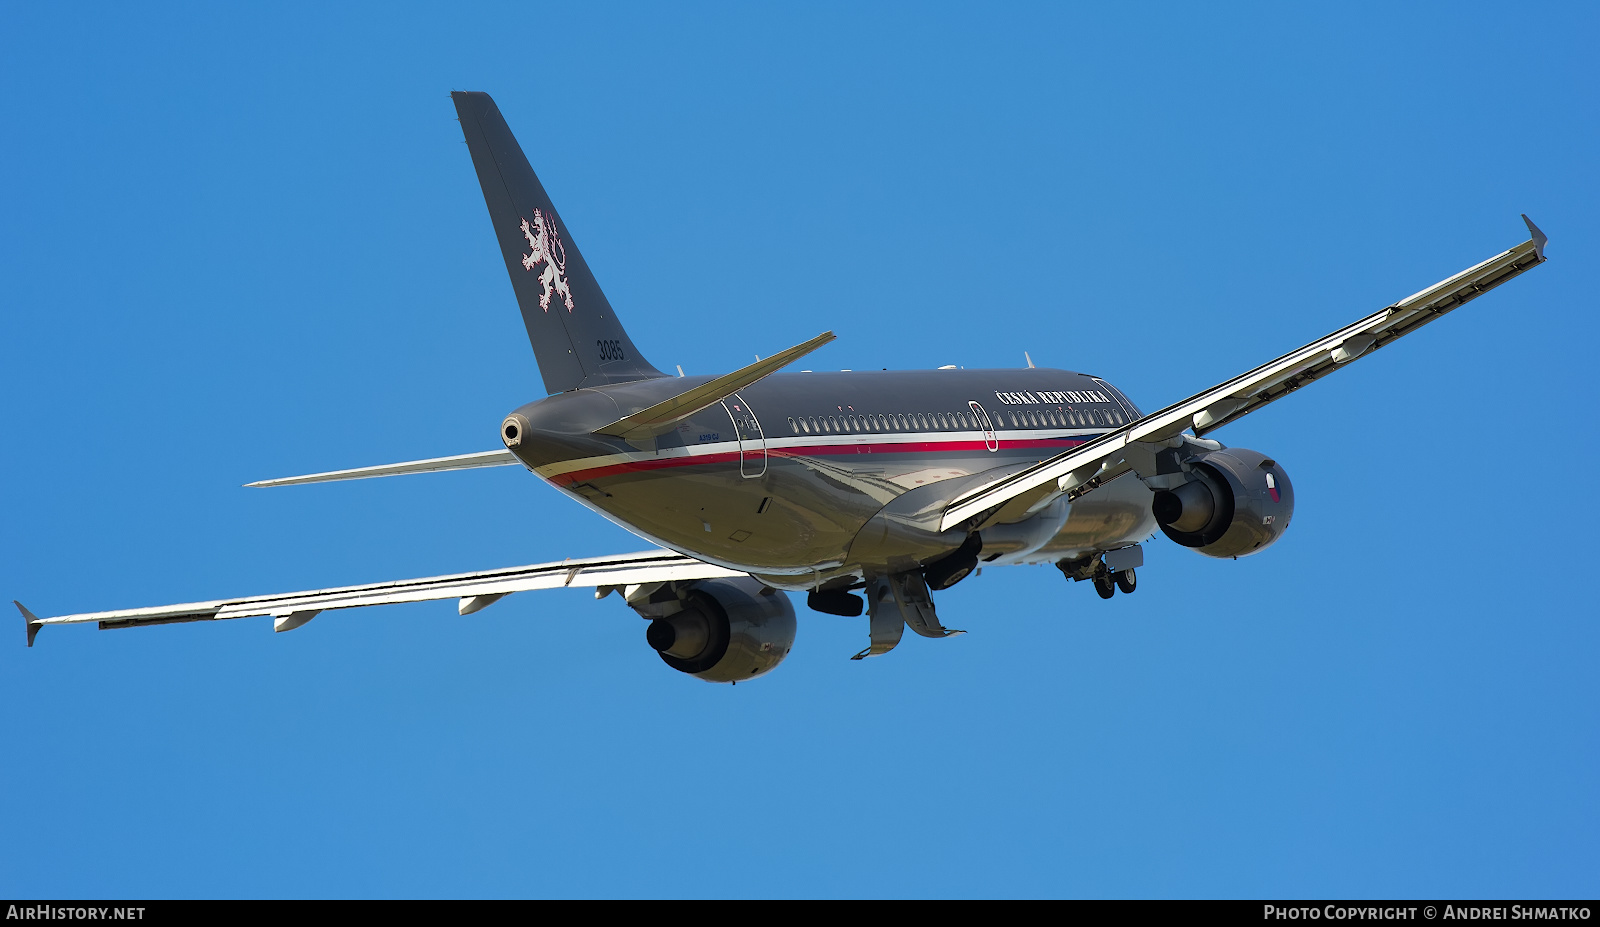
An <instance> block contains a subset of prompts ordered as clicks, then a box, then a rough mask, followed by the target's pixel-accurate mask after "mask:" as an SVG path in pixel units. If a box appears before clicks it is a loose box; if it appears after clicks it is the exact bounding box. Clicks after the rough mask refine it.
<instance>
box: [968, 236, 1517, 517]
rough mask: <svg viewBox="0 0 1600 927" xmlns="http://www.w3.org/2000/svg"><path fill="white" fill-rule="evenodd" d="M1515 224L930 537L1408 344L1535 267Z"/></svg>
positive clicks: (991, 494) (1028, 503) (1076, 486)
mask: <svg viewBox="0 0 1600 927" xmlns="http://www.w3.org/2000/svg"><path fill="white" fill-rule="evenodd" d="M1522 221H1523V222H1526V223H1527V225H1528V232H1529V233H1530V235H1531V237H1530V238H1529V239H1528V240H1527V241H1525V242H1523V243H1522V244H1520V245H1517V246H1516V247H1515V248H1512V249H1511V250H1509V251H1503V252H1501V253H1500V254H1497V255H1495V256H1494V257H1492V258H1490V259H1489V260H1487V261H1484V262H1483V263H1481V264H1478V265H1476V266H1473V267H1469V268H1467V269H1466V270H1463V271H1462V272H1460V273H1458V274H1456V275H1455V276H1453V277H1450V278H1449V279H1448V280H1443V281H1440V282H1439V283H1436V284H1434V285H1433V286H1430V287H1428V288H1427V289H1425V290H1422V291H1421V292H1419V293H1414V294H1412V295H1410V296H1408V297H1406V298H1405V299H1402V300H1400V301H1399V302H1397V303H1395V304H1393V305H1391V306H1388V307H1386V308H1384V309H1380V310H1378V311H1377V312H1375V313H1373V314H1372V315H1369V316H1367V317H1366V318H1364V319H1361V320H1359V321H1357V322H1354V323H1352V324H1350V325H1347V326H1345V327H1344V328H1341V329H1339V330H1338V331H1336V332H1334V333H1332V334H1330V335H1328V336H1327V337H1324V338H1319V339H1317V340H1316V341H1313V342H1311V343H1310V344H1308V345H1306V346H1304V347H1302V348H1298V349H1296V350H1294V351H1290V352H1289V353H1288V354H1285V355H1283V356H1282V357H1279V358H1277V359H1276V360H1272V361H1268V362H1267V363H1265V364H1262V365H1261V366H1259V367H1257V368H1255V369H1254V370H1250V371H1246V372H1245V373H1242V374H1240V375H1238V376H1236V377H1234V378H1233V379H1231V380H1227V381H1225V382H1223V383H1219V384H1218V385H1216V386H1213V387H1212V388H1210V389H1208V390H1205V391H1203V392H1200V393H1196V394H1195V395H1193V396H1190V397H1189V398H1188V399H1185V400H1183V401H1182V402H1177V403H1174V404H1172V405H1170V406H1167V407H1166V408H1165V409H1162V410H1160V411H1159V412H1153V413H1151V414H1150V415H1146V416H1145V417H1143V418H1141V419H1138V420H1137V421H1134V422H1130V423H1128V424H1127V425H1124V426H1123V427H1121V428H1118V429H1117V430H1115V431H1112V432H1109V433H1107V434H1105V435H1102V436H1100V437H1099V438H1097V439H1095V440H1094V441H1091V442H1089V443H1088V444H1084V445H1081V446H1079V447H1076V448H1074V449H1072V450H1070V451H1066V452H1063V453H1061V454H1058V455H1056V456H1055V457H1051V458H1049V459H1048V460H1044V461H1041V462H1040V463H1038V464H1036V465H1034V466H1032V467H1029V468H1028V469H1026V470H1022V471H1020V472H1017V473H1014V474H1012V475H1010V476H1006V477H1003V478H1000V479H997V480H995V481H994V482H991V483H988V484H986V485H983V486H979V487H976V488H974V489H972V490H969V491H967V492H966V493H963V494H962V495H960V496H957V497H956V498H954V499H952V500H951V502H950V505H949V506H948V507H946V509H945V512H944V515H943V516H942V517H941V518H940V522H939V530H941V531H944V530H948V529H950V528H953V527H956V526H957V525H961V524H963V523H967V524H970V525H972V526H973V527H976V526H978V525H980V524H982V523H984V522H985V521H989V520H993V519H994V518H995V516H996V515H1001V516H1002V517H1004V515H1006V514H1011V515H1015V516H1020V515H1021V514H1023V513H1024V512H1025V511H1028V510H1031V509H1032V508H1034V507H1036V506H1037V505H1039V504H1042V503H1043V502H1044V501H1046V500H1048V499H1049V498H1051V497H1053V496H1056V495H1060V494H1062V493H1066V494H1067V495H1068V496H1069V498H1074V497H1076V496H1077V495H1081V494H1082V493H1085V492H1088V491H1090V490H1092V489H1093V488H1095V487H1096V486H1098V485H1101V484H1103V483H1105V482H1107V481H1109V480H1110V479H1113V478H1115V477H1117V476H1120V475H1122V474H1123V473H1126V472H1128V471H1129V470H1130V469H1131V470H1138V469H1139V467H1138V465H1137V462H1138V461H1139V460H1140V459H1141V458H1145V459H1148V458H1147V456H1146V455H1147V454H1148V450H1149V446H1151V445H1154V446H1157V447H1159V446H1160V445H1161V444H1163V443H1164V442H1167V441H1169V440H1172V439H1174V438H1177V436H1178V435H1179V434H1181V433H1182V432H1184V431H1186V430H1188V429H1190V428H1193V429H1194V432H1195V434H1196V435H1198V436H1201V437H1204V436H1205V435H1207V434H1209V433H1211V432H1213V431H1216V430H1217V429H1218V428H1221V427H1222V426H1223V425H1226V424H1228V423H1229V422H1234V421H1237V420H1238V419H1240V418H1242V417H1243V416H1245V415H1248V414H1250V413H1251V412H1254V411H1255V410H1256V409H1259V408H1261V407H1262V406H1264V405H1266V404H1267V403H1269V402H1275V401H1276V400H1279V399H1282V398H1283V397H1284V396H1287V395H1289V394H1290V393H1292V392H1294V391H1295V390H1297V389H1299V388H1301V387H1302V386H1305V385H1306V384H1307V383H1310V382H1312V381H1313V380H1317V379H1321V378H1322V377H1325V376H1327V375H1328V374H1330V373H1332V372H1333V371H1335V370H1338V369H1339V368H1340V367H1342V366H1344V365H1346V364H1348V363H1350V362H1351V361H1354V360H1355V359H1356V358H1358V357H1361V356H1362V355H1364V354H1369V353H1371V352H1372V351H1376V350H1377V349H1379V348H1381V347H1384V346H1385V345H1388V344H1390V343H1392V342H1394V341H1397V340H1399V339H1400V338H1403V337H1405V336H1406V335H1409V334H1411V333H1412V332H1414V331H1416V330H1417V329H1419V328H1421V327H1422V326H1424V325H1426V324H1428V323H1429V322H1432V321H1433V320H1434V319H1437V318H1439V317H1440V316H1442V315H1444V314H1445V313H1447V312H1450V311H1451V310H1453V309H1455V308H1457V307H1459V306H1461V305H1462V304H1464V303H1467V302H1470V301H1472V300H1473V299H1476V298H1477V297H1478V296H1480V295H1482V294H1483V293H1485V292H1487V291H1489V290H1490V289H1493V288H1494V287H1497V286H1499V285H1500V284H1502V283H1505V282H1506V281H1507V280H1510V279H1511V278H1512V277H1515V276H1518V275H1519V274H1521V273H1523V272H1524V271H1527V270H1530V269H1532V268H1534V267H1536V266H1538V265H1539V264H1541V263H1543V262H1544V260H1545V257H1544V246H1545V243H1546V241H1547V239H1546V238H1545V235H1544V233H1543V232H1541V231H1539V227H1538V226H1536V225H1534V224H1533V221H1532V220H1530V219H1529V218H1528V217H1527V216H1523V217H1522ZM1141 446H1143V451H1141ZM1130 458H1131V459H1130Z"/></svg>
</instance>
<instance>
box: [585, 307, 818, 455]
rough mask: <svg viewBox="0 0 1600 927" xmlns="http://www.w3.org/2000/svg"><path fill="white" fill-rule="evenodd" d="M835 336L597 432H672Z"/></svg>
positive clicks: (636, 435) (628, 435)
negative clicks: (682, 422) (681, 424)
mask: <svg viewBox="0 0 1600 927" xmlns="http://www.w3.org/2000/svg"><path fill="white" fill-rule="evenodd" d="M835 337H836V336H835V335H834V333H833V332H823V333H822V334H820V335H818V336H817V337H815V338H812V339H811V340H810V341H806V342H803V343H801V344H797V345H795V346H794V347H792V348H790V349H789V350H787V351H781V352H779V353H777V354H774V355H772V356H771V357H769V358H767V359H766V360H758V361H756V362H755V363H753V364H751V365H750V366H748V367H741V368H740V369H738V370H735V371H734V372H733V373H730V374H726V375H724V376H720V377H717V378H716V379H715V380H712V381H710V382H708V383H702V384H700V385H699V386H696V387H694V388H693V389H689V390H685V391H684V392H681V393H679V394H678V395H676V396H673V397H672V398H671V399H668V400H666V401H665V402H658V403H656V404H655V405H653V406H651V407H650V408H648V409H641V410H640V411H638V412H635V413H633V414H632V415H629V416H625V417H623V418H619V419H617V420H616V421H614V422H612V423H611V424H609V425H607V426H605V427H604V428H596V429H595V431H594V433H595V434H597V435H613V436H615V437H618V438H624V439H626V440H629V441H638V440H642V439H647V438H652V437H654V436H656V435H659V434H663V433H665V432H668V431H671V430H672V429H673V428H674V427H676V426H677V424H678V423H679V422H681V421H683V420H684V419H686V418H688V417H689V416H691V415H693V414H695V413H696V412H699V411H700V410H701V409H704V408H705V407H706V406H709V405H711V404H712V403H714V402H720V401H721V400H724V399H726V398H728V397H729V396H732V395H733V394H734V393H737V392H738V391H739V390H742V389H744V388H745V387H747V386H749V385H750V384H752V383H754V382H756V381H757V380H759V379H761V378H762V377H765V376H767V375H768V374H771V373H776V372H777V371H779V370H781V369H783V368H784V367H786V366H788V365H789V364H790V363H792V362H793V361H795V360H796V359H798V358H801V357H804V356H805V355H807V354H810V353H811V352H812V351H815V350H816V349H817V348H820V347H822V346H823V345H825V344H827V343H828V342H830V341H832V340H834V338H835Z"/></svg>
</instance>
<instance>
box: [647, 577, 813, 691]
mask: <svg viewBox="0 0 1600 927" xmlns="http://www.w3.org/2000/svg"><path fill="white" fill-rule="evenodd" d="M673 591H674V593H675V596H674V601H673V602H672V603H670V604H673V605H676V606H677V607H668V608H661V607H659V606H657V607H655V608H653V609H652V611H656V612H659V613H661V614H660V616H659V617H656V618H655V619H654V620H652V621H651V622H650V627H649V629H648V630H647V631H646V632H645V640H646V641H648V642H649V644H650V646H651V647H653V648H655V651H656V652H657V653H659V654H660V655H661V660H662V662H664V663H666V664H667V665H668V666H670V667H672V668H673V669H675V670H677V671H679V672H681V673H688V674H690V675H691V676H697V677H699V678H701V679H704V680H705V681H707V682H743V681H744V680H746V679H754V678H755V677H757V676H760V675H762V674H764V673H769V672H771V671H772V669H773V668H774V667H776V666H777V665H778V664H779V663H782V662H783V658H784V657H786V656H788V655H789V650H790V648H792V647H794V632H795V620H794V606H793V605H791V604H790V603H789V597H788V596H787V595H784V594H783V593H781V592H779V591H778V590H776V589H773V588H772V587H770V586H767V585H765V584H763V583H761V582H760V581H758V580H755V579H749V578H741V579H712V580H701V581H699V582H695V583H690V584H688V585H687V586H685V587H683V588H680V589H676V590H673Z"/></svg>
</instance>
